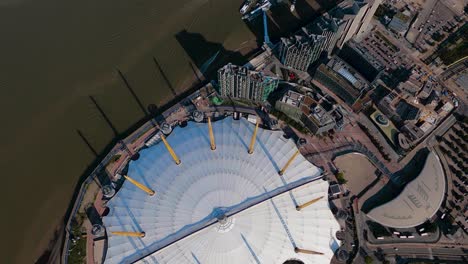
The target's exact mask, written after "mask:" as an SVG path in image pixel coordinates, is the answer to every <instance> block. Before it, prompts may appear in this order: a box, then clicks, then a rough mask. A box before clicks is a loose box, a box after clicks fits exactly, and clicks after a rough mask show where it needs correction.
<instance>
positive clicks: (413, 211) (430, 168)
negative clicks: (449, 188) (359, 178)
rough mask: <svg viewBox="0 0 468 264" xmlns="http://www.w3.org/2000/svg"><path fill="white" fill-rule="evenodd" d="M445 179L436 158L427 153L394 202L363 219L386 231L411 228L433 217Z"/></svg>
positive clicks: (443, 190) (437, 208)
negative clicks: (418, 168) (377, 224)
mask: <svg viewBox="0 0 468 264" xmlns="http://www.w3.org/2000/svg"><path fill="white" fill-rule="evenodd" d="M445 185H446V182H445V175H444V169H443V167H442V164H441V162H440V159H439V156H437V154H436V153H435V152H432V151H431V152H429V154H428V156H427V158H426V161H425V163H424V167H423V168H422V170H421V172H420V173H419V175H418V176H417V177H416V179H414V180H413V181H411V182H410V183H408V185H406V186H405V188H404V189H403V191H402V192H401V193H400V194H399V195H398V196H397V197H395V199H393V200H391V201H389V202H387V203H384V204H382V205H380V206H378V207H376V208H374V209H372V210H371V211H370V212H369V213H368V214H367V216H368V217H369V218H370V219H372V220H374V221H376V222H378V223H380V224H382V225H384V226H388V227H394V228H411V227H415V226H417V225H420V224H422V223H424V222H426V221H428V220H431V218H432V217H433V216H434V215H435V214H436V213H437V211H438V210H439V208H440V206H441V204H442V202H443V201H444V197H445Z"/></svg>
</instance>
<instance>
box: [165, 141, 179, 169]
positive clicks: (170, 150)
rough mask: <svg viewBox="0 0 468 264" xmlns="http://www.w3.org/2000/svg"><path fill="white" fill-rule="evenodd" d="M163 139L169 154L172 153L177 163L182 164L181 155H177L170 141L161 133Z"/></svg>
mask: <svg viewBox="0 0 468 264" xmlns="http://www.w3.org/2000/svg"><path fill="white" fill-rule="evenodd" d="M161 139H162V141H163V142H164V145H165V146H166V148H167V151H169V154H171V156H172V158H173V159H174V161H175V163H176V164H177V165H179V164H180V159H179V157H177V155H176V154H175V152H174V150H173V149H172V148H171V145H169V142H167V139H166V137H165V136H164V135H163V134H161Z"/></svg>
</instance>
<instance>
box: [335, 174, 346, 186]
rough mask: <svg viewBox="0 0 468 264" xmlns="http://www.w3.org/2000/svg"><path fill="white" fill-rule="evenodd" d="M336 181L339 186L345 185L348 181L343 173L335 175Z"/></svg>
mask: <svg viewBox="0 0 468 264" xmlns="http://www.w3.org/2000/svg"><path fill="white" fill-rule="evenodd" d="M336 180H337V181H338V183H340V184H345V183H347V182H348V181H347V180H346V179H345V178H344V173H343V172H341V171H340V172H338V173H337V174H336Z"/></svg>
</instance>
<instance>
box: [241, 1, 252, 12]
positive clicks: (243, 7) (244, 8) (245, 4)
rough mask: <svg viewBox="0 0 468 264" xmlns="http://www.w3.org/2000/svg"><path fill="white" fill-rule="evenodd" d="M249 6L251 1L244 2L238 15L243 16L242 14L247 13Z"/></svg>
mask: <svg viewBox="0 0 468 264" xmlns="http://www.w3.org/2000/svg"><path fill="white" fill-rule="evenodd" d="M250 4H251V0H246V1H245V2H244V4H243V5H242V7H241V8H240V10H239V11H240V13H241V15H244V14H245V13H246V12H247V10H248V9H249V7H250Z"/></svg>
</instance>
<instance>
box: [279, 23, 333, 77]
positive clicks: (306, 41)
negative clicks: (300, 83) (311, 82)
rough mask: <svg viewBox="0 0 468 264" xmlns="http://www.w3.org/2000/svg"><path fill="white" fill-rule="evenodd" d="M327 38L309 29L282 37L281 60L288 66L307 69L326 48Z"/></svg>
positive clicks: (300, 69)
mask: <svg viewBox="0 0 468 264" xmlns="http://www.w3.org/2000/svg"><path fill="white" fill-rule="evenodd" d="M325 40H326V38H325V37H324V36H320V35H315V34H312V33H309V32H308V31H303V32H301V34H300V35H294V36H292V37H289V38H281V43H280V48H279V60H280V61H281V63H283V64H284V65H285V66H287V67H291V68H293V69H296V70H299V71H306V70H307V69H308V68H309V66H310V64H311V63H313V62H314V61H316V60H317V59H318V58H319V57H320V54H321V52H322V50H323V49H324V44H325Z"/></svg>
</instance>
